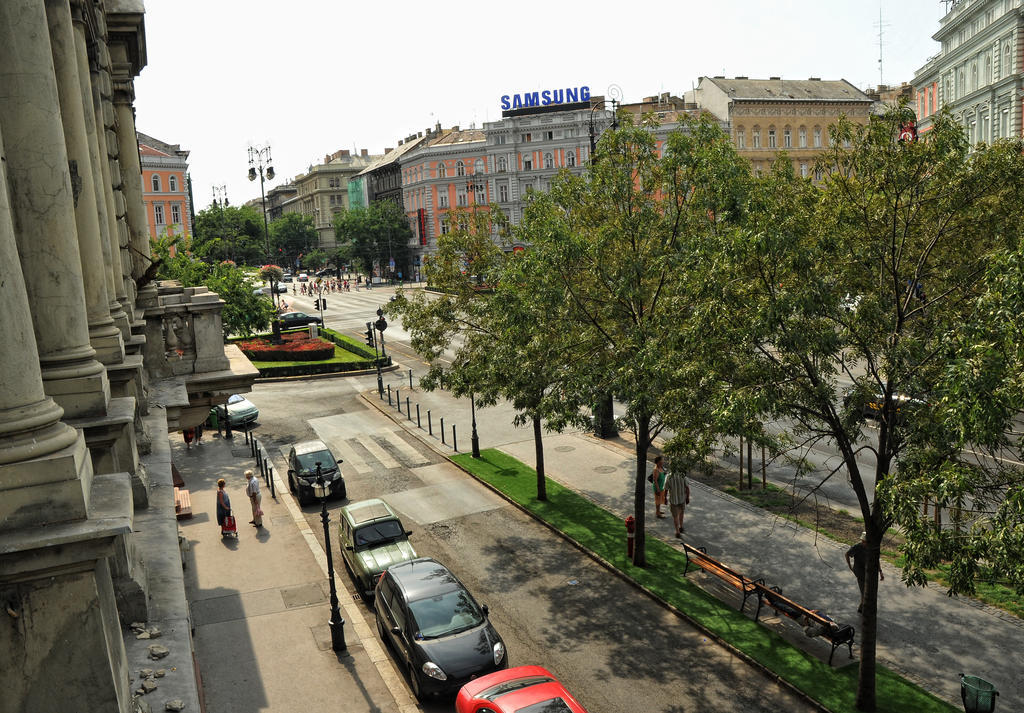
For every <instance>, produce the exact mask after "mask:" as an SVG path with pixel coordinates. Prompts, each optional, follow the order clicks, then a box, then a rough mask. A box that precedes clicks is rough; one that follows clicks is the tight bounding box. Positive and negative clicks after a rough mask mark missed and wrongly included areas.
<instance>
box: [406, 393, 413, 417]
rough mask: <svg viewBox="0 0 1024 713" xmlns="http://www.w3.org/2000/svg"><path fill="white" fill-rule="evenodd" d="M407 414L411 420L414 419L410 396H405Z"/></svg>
mask: <svg viewBox="0 0 1024 713" xmlns="http://www.w3.org/2000/svg"><path fill="white" fill-rule="evenodd" d="M405 415H406V418H408V419H409V420H410V421H411V420H412V412H411V411H410V410H409V397H408V396H406V397H405Z"/></svg>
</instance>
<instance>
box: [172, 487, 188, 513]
mask: <svg viewBox="0 0 1024 713" xmlns="http://www.w3.org/2000/svg"><path fill="white" fill-rule="evenodd" d="M174 513H175V516H176V517H177V518H178V519H179V520H186V519H188V518H191V517H192V496H191V495H190V494H189V492H188V491H187V490H185V489H184V488H175V489H174Z"/></svg>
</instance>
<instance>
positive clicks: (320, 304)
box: [313, 297, 327, 309]
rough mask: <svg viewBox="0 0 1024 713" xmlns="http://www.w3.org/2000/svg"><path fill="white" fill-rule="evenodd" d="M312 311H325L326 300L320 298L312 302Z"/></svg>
mask: <svg viewBox="0 0 1024 713" xmlns="http://www.w3.org/2000/svg"><path fill="white" fill-rule="evenodd" d="M313 309H327V299H326V298H324V297H321V298H320V299H316V300H313Z"/></svg>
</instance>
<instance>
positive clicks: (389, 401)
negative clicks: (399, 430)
mask: <svg viewBox="0 0 1024 713" xmlns="http://www.w3.org/2000/svg"><path fill="white" fill-rule="evenodd" d="M390 405H391V384H388V406H390Z"/></svg>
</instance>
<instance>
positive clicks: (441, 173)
mask: <svg viewBox="0 0 1024 713" xmlns="http://www.w3.org/2000/svg"><path fill="white" fill-rule="evenodd" d="M447 176H448V169H447V168H446V167H445V165H444V161H438V163H437V177H438V178H445V177H447Z"/></svg>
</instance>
